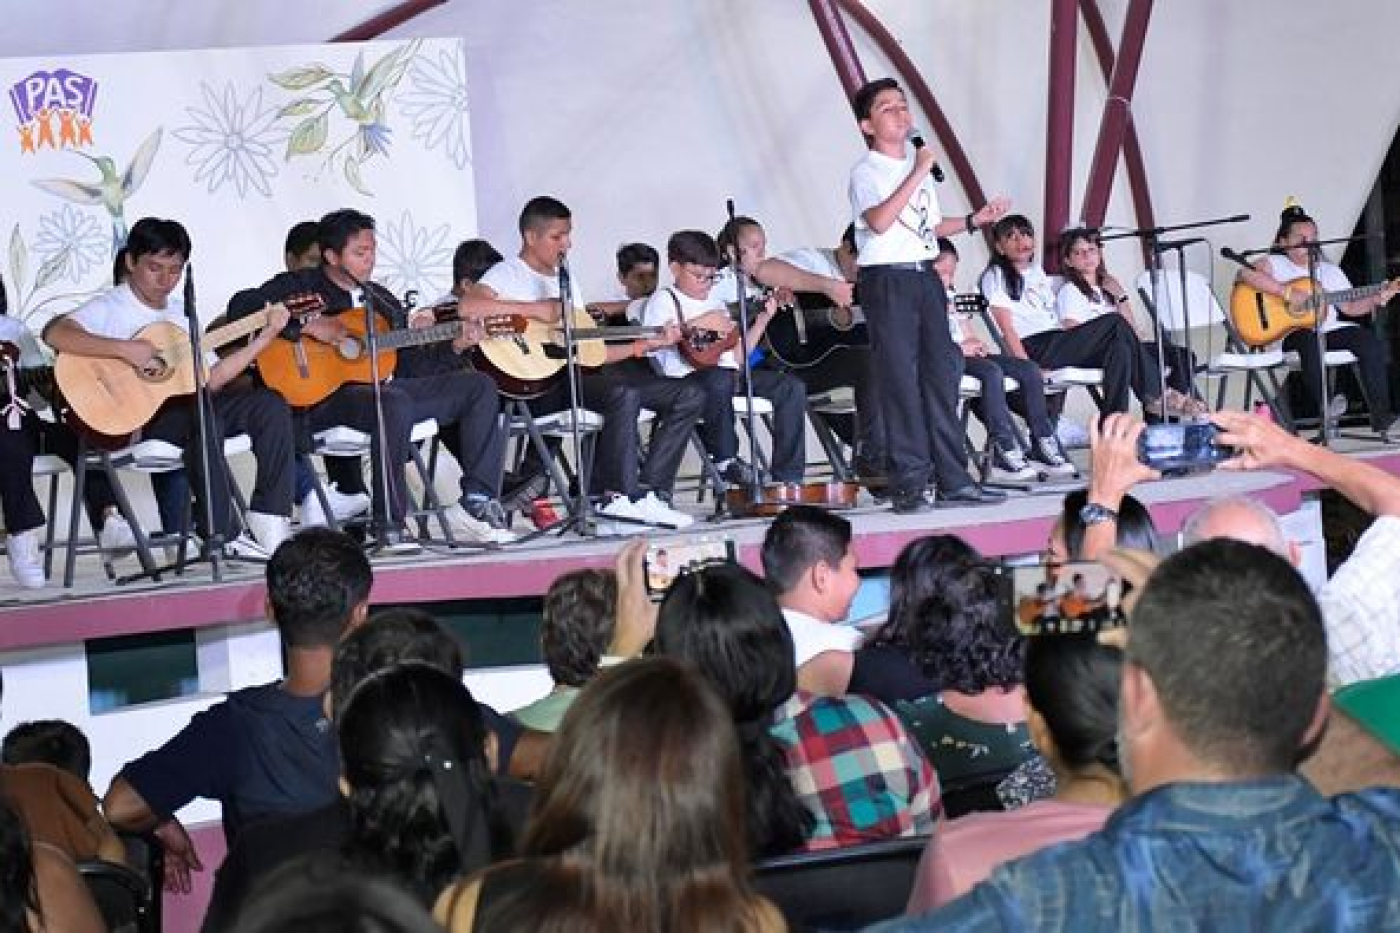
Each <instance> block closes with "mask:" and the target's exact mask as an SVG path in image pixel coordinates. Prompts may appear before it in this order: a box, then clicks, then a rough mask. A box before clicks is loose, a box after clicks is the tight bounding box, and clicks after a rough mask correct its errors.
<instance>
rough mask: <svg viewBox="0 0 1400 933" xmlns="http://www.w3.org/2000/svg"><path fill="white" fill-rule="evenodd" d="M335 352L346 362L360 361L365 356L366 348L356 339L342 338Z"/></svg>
mask: <svg viewBox="0 0 1400 933" xmlns="http://www.w3.org/2000/svg"><path fill="white" fill-rule="evenodd" d="M335 350H336V352H337V353H339V354H340V358H341V359H344V360H358V359H359V358H360V357H361V356H363V355H364V352H365V351H364V346H363V345H362V344H361V343H360V341H359V340H357V339H355V338H354V337H342V338H341V339H340V343H338V344H336V345H335Z"/></svg>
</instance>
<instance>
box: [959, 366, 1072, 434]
mask: <svg viewBox="0 0 1400 933" xmlns="http://www.w3.org/2000/svg"><path fill="white" fill-rule="evenodd" d="M963 367H964V369H965V371H966V372H967V374H968V375H969V376H971V377H972V378H974V379H976V380H977V381H978V382H980V383H981V384H982V395H981V397H979V398H976V399H973V401H972V410H973V411H974V412H975V413H976V414H977V417H978V418H981V419H982V423H983V424H985V425H986V426H987V433H988V434H990V435H991V437H992V440H993V441H995V442H996V444H997V446H999V447H1001V448H1002V449H1003V450H1014V449H1015V448H1017V447H1019V446H1020V444H1019V443H1018V442H1017V440H1016V438H1017V434H1016V430H1015V428H1014V427H1013V426H1012V424H1011V410H1012V409H1014V410H1015V411H1016V413H1017V414H1019V415H1020V416H1021V417H1022V418H1025V419H1026V424H1028V425H1029V426H1030V429H1031V435H1032V436H1033V437H1054V435H1055V428H1054V426H1053V425H1052V424H1051V423H1050V415H1049V413H1048V411H1047V410H1046V404H1045V379H1044V377H1043V376H1041V373H1040V367H1039V366H1037V365H1036V364H1035V363H1033V362H1031V361H1030V360H1023V359H1020V358H1019V357H1015V356H1007V355H1004V354H993V355H990V356H968V357H964V358H963ZM1004 376H1010V377H1011V378H1012V379H1015V380H1016V383H1017V385H1019V386H1020V388H1019V389H1018V390H1017V391H1015V392H1012V393H1010V394H1008V393H1007V391H1006V383H1005V382H1003V381H1002V379H1003V377H1004Z"/></svg>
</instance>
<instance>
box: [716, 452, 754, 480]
mask: <svg viewBox="0 0 1400 933" xmlns="http://www.w3.org/2000/svg"><path fill="white" fill-rule="evenodd" d="M719 475H720V477H721V478H722V479H723V480H724V481H725V482H726V483H728V484H729V485H731V486H749V485H752V484H753V483H755V482H757V480H758V473H757V471H755V470H754V468H753V467H751V466H749V465H748V464H747V463H745V462H744V461H743V460H740V459H739V458H738V457H735V458H734V459H733V460H730V461H729V462H728V463H727V464H725V465H724V467H722V468H721V469H720V471H719Z"/></svg>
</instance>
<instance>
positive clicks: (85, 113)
mask: <svg viewBox="0 0 1400 933" xmlns="http://www.w3.org/2000/svg"><path fill="white" fill-rule="evenodd" d="M96 102H97V82H96V81H94V80H93V79H92V78H89V77H87V76H86V75H81V74H78V73H77V72H76V71H70V70H68V69H67V68H59V69H57V70H56V71H36V72H34V73H33V74H32V75H30V76H29V77H27V78H24V79H22V80H20V81H17V82H15V84H14V85H13V86H11V87H10V103H11V104H13V105H14V108H15V116H16V117H17V118H18V120H19V122H18V124H17V128H18V130H19V151H20V152H21V153H24V152H38V151H39V150H40V149H43V148H44V147H46V146H47V147H48V148H49V149H81V148H83V147H84V146H91V145H92V108H93V105H94V104H95V103H96Z"/></svg>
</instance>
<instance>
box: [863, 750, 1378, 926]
mask: <svg viewBox="0 0 1400 933" xmlns="http://www.w3.org/2000/svg"><path fill="white" fill-rule="evenodd" d="M1397 891H1400V791H1395V790H1391V789H1389V788H1385V789H1378V790H1368V791H1363V792H1361V793H1359V794H1342V795H1340V796H1337V797H1332V798H1330V799H1329V798H1326V797H1323V796H1321V795H1319V794H1318V793H1317V791H1316V790H1314V789H1313V788H1312V785H1310V784H1308V783H1307V782H1306V781H1304V780H1303V779H1302V778H1300V777H1297V776H1296V775H1288V776H1286V777H1278V778H1272V779H1266V780H1259V781H1251V782H1242V783H1235V784H1185V783H1183V784H1171V785H1167V786H1165V787H1159V788H1157V789H1156V790H1153V791H1149V792H1148V793H1146V794H1144V795H1142V796H1141V797H1138V798H1136V799H1134V800H1130V801H1129V802H1128V803H1126V804H1124V805H1123V806H1122V807H1120V808H1119V809H1118V811H1117V812H1116V813H1114V815H1113V816H1111V817H1110V818H1109V820H1108V823H1107V825H1105V826H1104V828H1103V831H1102V832H1099V833H1095V834H1094V835H1092V836H1089V837H1088V838H1087V839H1085V840H1084V841H1082V842H1072V843H1066V844H1062V845H1056V846H1051V847H1049V848H1047V849H1042V850H1040V851H1039V852H1038V853H1036V854H1035V855H1031V856H1029V857H1027V858H1024V859H1021V860H1020V861H1016V862H1011V863H1010V864H1007V865H1003V866H1002V867H1001V868H999V869H997V870H996V871H994V872H993V873H992V875H991V878H990V879H989V880H987V881H985V882H983V883H982V884H980V885H978V886H977V887H975V888H973V889H972V891H971V892H970V893H968V894H967V895H965V896H963V897H961V898H959V899H957V900H956V901H953V902H952V903H951V904H949V905H948V906H947V907H945V908H944V909H943V910H940V911H938V912H936V913H932V914H928V915H927V916H924V917H920V918H918V919H906V920H899V921H891V922H889V923H885V924H880V925H879V926H876V927H872V928H869V931H868V933H920V931H923V930H978V931H983V930H985V931H992V930H1056V931H1059V930H1114V931H1121V933H1148V931H1153V930H1173V931H1175V930H1183V931H1185V930H1199V931H1207V930H1210V931H1216V930H1218V931H1221V933H1226V931H1230V933H1234V931H1236V930H1317V931H1323V930H1326V931H1328V933H1333V931H1357V933H1361V931H1371V930H1396V929H1400V896H1397V893H1396V892H1397Z"/></svg>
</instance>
